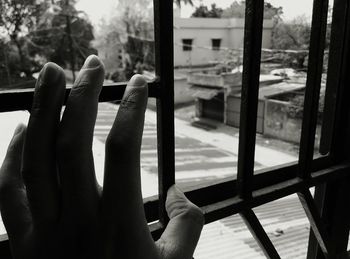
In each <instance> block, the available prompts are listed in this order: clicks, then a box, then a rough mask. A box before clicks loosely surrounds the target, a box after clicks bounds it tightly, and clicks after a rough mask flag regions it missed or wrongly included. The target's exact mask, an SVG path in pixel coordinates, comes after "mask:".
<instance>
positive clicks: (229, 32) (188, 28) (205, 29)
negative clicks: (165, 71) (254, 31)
mask: <svg viewBox="0 0 350 259" xmlns="http://www.w3.org/2000/svg"><path fill="white" fill-rule="evenodd" d="M271 30H272V20H265V21H264V33H263V48H269V47H270V46H271ZM243 38H244V19H237V18H231V19H219V18H175V19H174V44H175V45H174V53H175V61H174V63H175V66H190V65H202V64H208V63H209V62H212V61H218V60H221V59H223V57H224V56H225V51H217V50H212V39H221V47H222V48H229V49H240V48H243ZM182 39H193V42H192V51H184V50H183V49H182Z"/></svg>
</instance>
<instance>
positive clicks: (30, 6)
mask: <svg viewBox="0 0 350 259" xmlns="http://www.w3.org/2000/svg"><path fill="white" fill-rule="evenodd" d="M75 3H76V0H70V1H67V0H56V1H54V2H53V1H51V0H41V1H36V0H5V1H1V2H0V27H1V28H3V30H5V34H6V36H7V43H6V47H7V48H8V49H9V50H14V47H15V48H17V51H16V52H17V53H15V55H9V57H8V59H9V60H8V63H9V64H8V65H9V67H10V70H11V71H10V72H11V74H22V73H23V72H24V73H25V74H26V76H27V77H30V76H31V74H32V73H33V72H36V71H38V70H39V69H40V68H41V66H42V65H43V63H45V62H47V61H49V60H50V61H54V62H56V63H58V64H60V65H61V66H63V67H66V66H67V64H70V65H71V67H74V66H78V65H79V66H80V65H81V64H82V63H83V61H84V59H85V57H86V56H88V55H89V54H91V53H96V50H94V49H92V48H91V46H90V42H91V41H92V40H93V38H94V36H93V28H92V25H91V24H90V22H89V21H88V19H87V17H86V15H85V14H84V13H82V12H78V11H77V10H76V9H75V7H74V6H75ZM68 25H69V29H70V31H69V33H68V32H67V28H68ZM72 53H73V54H72ZM72 56H76V58H75V59H72ZM15 61H16V62H17V64H18V65H17V66H13V65H11V64H12V63H14V62H15ZM72 61H74V62H72ZM72 64H73V65H72Z"/></svg>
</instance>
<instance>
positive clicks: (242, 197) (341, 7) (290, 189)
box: [0, 0, 350, 258]
mask: <svg viewBox="0 0 350 259" xmlns="http://www.w3.org/2000/svg"><path fill="white" fill-rule="evenodd" d="M349 8H350V2H349V1H347V0H335V1H334V7H333V22H332V34H331V43H330V51H329V64H328V67H329V69H328V76H327V89H326V96H325V111H324V117H323V129H322V137H321V144H320V146H321V147H320V149H321V151H322V153H323V154H325V156H322V157H319V158H316V159H314V158H313V148H314V141H315V129H316V120H317V106H318V96H319V91H320V82H321V72H322V60H323V53H324V42H325V41H324V39H325V31H326V26H327V11H328V0H314V6H313V16H312V30H311V40H310V51H309V63H308V75H307V83H306V95H305V104H304V116H303V124H302V133H301V143H300V155H299V160H298V162H296V163H291V164H287V165H282V166H278V167H274V168H268V169H264V170H261V171H259V173H258V174H255V175H254V148H255V134H256V118H257V101H258V89H259V75H260V72H259V71H260V59H261V41H262V31H263V28H262V24H263V11H264V1H263V0H247V1H246V17H245V35H244V62H243V79H242V102H241V123H240V134H239V156H238V175H237V180H227V181H223V182H220V183H216V184H213V185H208V186H205V187H202V188H199V189H193V190H191V191H189V192H187V193H186V195H187V196H188V197H189V199H190V200H192V201H193V202H194V203H196V204H197V205H199V206H200V207H201V208H202V209H203V211H204V214H205V220H206V223H210V222H213V221H216V220H219V219H221V218H224V217H227V216H230V215H233V214H236V213H239V214H240V215H241V216H242V217H243V219H244V221H245V222H246V224H247V226H248V228H249V229H250V231H251V232H252V233H253V236H254V237H255V239H256V240H257V241H258V243H259V245H260V247H261V248H262V250H263V251H264V253H265V255H266V256H267V257H268V258H280V257H279V255H278V253H277V251H276V249H275V248H274V246H273V244H272V243H271V241H270V239H269V237H268V236H267V234H266V232H265V231H264V229H263V228H262V226H261V224H260V222H259V220H258V219H257V217H256V215H255V214H254V212H253V210H252V208H254V207H256V206H259V205H262V204H265V203H268V202H270V201H273V200H276V199H279V198H281V197H285V196H287V195H290V194H293V193H297V194H298V197H299V199H300V202H301V204H302V206H303V208H304V210H305V212H306V215H307V216H308V219H309V221H310V225H311V227H312V232H311V233H310V239H309V249H308V255H307V257H308V258H322V254H323V255H324V256H325V257H326V258H338V257H337V256H345V254H346V253H347V242H348V236H349V223H350V206H349V204H350V201H349V199H350V193H349V192H350V179H349V169H350V164H349V160H348V158H349V155H348V152H349V141H350V133H349V132H350V131H349V118H350V117H349V115H350V114H349V107H348V100H349V97H350V89H349V87H347V85H348V82H349V79H350V78H349V76H350V73H349V72H350V71H349V68H350V64H349V63H350V47H349V46H350V38H349V36H350V19H349V18H350V16H349V15H350V9H349ZM154 16H155V50H156V76H157V77H156V78H157V79H156V80H155V81H154V82H153V83H150V85H149V95H150V98H156V99H157V139H158V140H157V141H158V163H159V166H158V170H159V174H158V175H159V195H158V196H156V197H151V198H147V199H145V201H144V206H145V211H146V217H147V220H148V222H156V223H151V224H150V229H151V231H152V234H153V236H154V238H157V237H159V236H160V234H161V233H162V230H163V229H164V227H165V225H166V224H167V221H168V218H167V216H166V211H165V207H164V205H165V194H166V191H167V189H168V187H169V186H171V185H172V184H173V183H174V182H175V161H174V160H175V159H174V157H175V154H174V103H173V99H174V89H173V86H174V71H173V1H164V0H154ZM125 86H126V85H125V84H113V85H108V86H107V85H106V86H104V87H103V90H102V93H101V96H100V101H101V102H103V101H112V100H115V99H121V97H122V95H123V91H124V89H125ZM69 91H70V90H69V89H67V90H66V97H67V96H68V94H69ZM32 97H33V90H16V91H11V92H10V91H7V92H1V93H0V112H5V111H14V110H21V109H27V110H29V109H30V105H31V100H32ZM312 186H316V190H315V196H314V197H312V195H311V194H310V192H309V187H312ZM0 257H1V258H10V256H9V244H8V240H7V237H6V236H2V237H0Z"/></svg>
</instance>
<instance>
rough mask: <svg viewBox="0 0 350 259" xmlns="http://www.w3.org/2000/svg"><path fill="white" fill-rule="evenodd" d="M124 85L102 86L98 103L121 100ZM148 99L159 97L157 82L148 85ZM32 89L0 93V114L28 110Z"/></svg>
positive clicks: (68, 90) (66, 95) (67, 94)
mask: <svg viewBox="0 0 350 259" xmlns="http://www.w3.org/2000/svg"><path fill="white" fill-rule="evenodd" d="M125 87H126V83H115V84H105V85H103V88H102V91H101V93H100V97H99V102H111V101H116V100H121V99H122V97H123V94H124V91H125ZM148 89H149V93H148V96H149V97H154V98H158V97H159V81H152V82H149V83H148ZM70 90H71V87H67V88H66V93H65V102H64V103H66V101H67V98H68V96H69V93H70ZM33 95H34V88H31V89H17V90H6V91H0V112H8V111H18V110H30V108H31V106H32V102H33Z"/></svg>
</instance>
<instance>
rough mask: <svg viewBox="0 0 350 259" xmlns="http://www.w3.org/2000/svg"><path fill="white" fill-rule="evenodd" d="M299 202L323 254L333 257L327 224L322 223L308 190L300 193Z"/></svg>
mask: <svg viewBox="0 0 350 259" xmlns="http://www.w3.org/2000/svg"><path fill="white" fill-rule="evenodd" d="M298 197H299V200H300V202H301V205H302V206H303V208H304V211H305V214H306V216H307V217H308V219H309V221H310V225H311V228H312V230H313V233H314V235H315V237H316V239H317V241H318V244H319V245H320V248H321V249H322V252H323V254H324V255H325V257H326V258H328V257H330V258H333V257H331V256H332V255H333V250H332V249H331V246H330V239H329V235H328V233H327V230H326V227H325V224H324V223H323V222H322V220H321V217H320V214H319V212H318V210H317V207H316V205H315V202H314V199H313V198H312V195H311V193H310V191H309V190H308V189H305V190H304V191H303V192H299V193H298Z"/></svg>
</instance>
